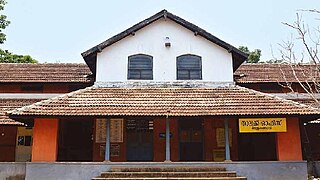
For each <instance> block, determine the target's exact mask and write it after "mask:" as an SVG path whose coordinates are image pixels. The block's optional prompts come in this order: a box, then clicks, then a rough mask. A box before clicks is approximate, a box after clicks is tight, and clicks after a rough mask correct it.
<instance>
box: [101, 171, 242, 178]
mask: <svg viewBox="0 0 320 180" xmlns="http://www.w3.org/2000/svg"><path fill="white" fill-rule="evenodd" d="M101 177H104V178H112V177H117V178H129V177H130V178H142V177H236V172H234V171H220V172H218V171H213V172H208V171H206V172H103V173H101Z"/></svg>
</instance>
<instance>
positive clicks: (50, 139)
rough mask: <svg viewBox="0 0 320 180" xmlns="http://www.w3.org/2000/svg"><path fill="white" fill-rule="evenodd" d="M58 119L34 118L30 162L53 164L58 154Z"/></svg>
mask: <svg viewBox="0 0 320 180" xmlns="http://www.w3.org/2000/svg"><path fill="white" fill-rule="evenodd" d="M58 123H59V120H58V119H54V118H36V119H34V128H33V145H32V161H33V162H36V161H46V162H54V161H56V160H57V154H58Z"/></svg>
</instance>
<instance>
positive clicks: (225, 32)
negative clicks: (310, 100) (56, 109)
mask: <svg viewBox="0 0 320 180" xmlns="http://www.w3.org/2000/svg"><path fill="white" fill-rule="evenodd" d="M7 1H8V4H7V5H6V6H5V10H4V11H3V12H2V13H3V14H5V15H7V16H8V19H9V20H10V21H11V24H10V25H9V26H8V27H7V29H5V31H4V32H5V33H6V35H7V41H6V42H5V43H4V44H2V45H0V48H2V49H7V50H9V51H10V52H14V53H16V54H28V55H31V56H32V57H33V58H35V59H37V60H38V61H39V62H41V63H45V62H48V63H49V62H50V63H55V62H60V63H69V62H70V63H83V62H84V60H83V58H82V56H81V53H82V52H84V51H86V50H88V49H90V48H91V47H93V46H95V45H97V44H99V43H101V42H103V41H104V40H106V39H108V38H110V37H112V36H113V35H116V34H118V33H120V32H122V31H123V30H125V29H127V28H129V27H131V26H132V25H134V24H136V23H138V22H140V21H142V20H144V19H146V18H148V17H150V16H152V15H154V14H155V13H157V12H159V11H161V10H163V9H167V10H168V11H169V12H171V13H173V14H175V15H177V16H179V17H181V18H183V19H185V20H187V21H189V22H191V23H193V24H196V25H197V26H199V27H201V28H203V29H205V30H206V31H208V32H210V33H211V34H213V35H214V36H216V37H218V38H220V39H222V40H224V41H226V42H228V43H229V44H232V45H233V46H235V47H239V46H247V47H248V48H249V49H250V50H254V49H261V50H262V57H261V59H263V60H269V59H271V58H272V57H273V56H277V54H278V53H277V52H278V50H279V45H278V44H279V43H282V42H283V41H287V40H290V39H291V38H292V37H295V36H294V35H293V33H294V31H292V30H291V29H290V28H288V27H286V26H284V25H283V24H282V22H289V23H292V22H294V20H295V18H296V13H297V12H300V13H302V16H303V18H304V19H305V21H307V22H308V23H309V25H314V24H316V23H318V24H319V21H320V20H315V19H314V18H315V17H314V16H311V15H310V13H306V12H301V11H298V10H299V9H318V10H319V9H320V2H319V0H267V1H257V0H241V1H232V0H229V1H217V0H127V1H125V0H117V1H111V0H90V1H84V0H55V1H44V0H7ZM272 52H273V53H272Z"/></svg>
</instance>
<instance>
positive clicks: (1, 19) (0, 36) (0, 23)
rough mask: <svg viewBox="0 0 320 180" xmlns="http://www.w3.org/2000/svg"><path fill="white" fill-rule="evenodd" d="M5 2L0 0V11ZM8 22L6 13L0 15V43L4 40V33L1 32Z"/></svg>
mask: <svg viewBox="0 0 320 180" xmlns="http://www.w3.org/2000/svg"><path fill="white" fill-rule="evenodd" d="M6 3H7V2H6V1H5V0H0V11H3V9H4V5H5V4H6ZM9 24H10V21H8V20H7V16H6V15H3V14H2V15H0V44H3V43H4V41H5V40H6V35H5V34H4V33H3V32H2V30H4V29H5V28H6V27H7V26H8V25H9Z"/></svg>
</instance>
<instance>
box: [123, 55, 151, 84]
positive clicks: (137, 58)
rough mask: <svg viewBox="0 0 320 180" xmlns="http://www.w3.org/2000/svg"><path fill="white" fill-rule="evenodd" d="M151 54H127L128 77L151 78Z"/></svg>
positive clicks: (137, 78)
mask: <svg viewBox="0 0 320 180" xmlns="http://www.w3.org/2000/svg"><path fill="white" fill-rule="evenodd" d="M152 64H153V63H152V56H149V55H144V54H138V55H133V56H129V61H128V79H136V80H152V79H153V72H152Z"/></svg>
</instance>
